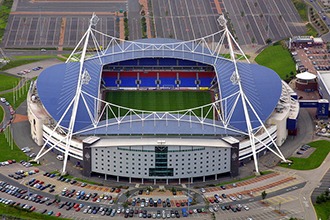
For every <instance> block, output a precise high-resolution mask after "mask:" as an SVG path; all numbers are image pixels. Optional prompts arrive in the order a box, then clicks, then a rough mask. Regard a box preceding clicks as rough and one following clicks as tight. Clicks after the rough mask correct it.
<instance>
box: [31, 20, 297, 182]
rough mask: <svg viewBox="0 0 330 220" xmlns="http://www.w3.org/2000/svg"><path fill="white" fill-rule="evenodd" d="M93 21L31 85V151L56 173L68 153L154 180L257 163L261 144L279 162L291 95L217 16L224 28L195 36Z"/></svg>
mask: <svg viewBox="0 0 330 220" xmlns="http://www.w3.org/2000/svg"><path fill="white" fill-rule="evenodd" d="M96 23H97V17H96V16H93V18H92V19H91V22H90V26H89V28H88V30H87V31H86V33H85V34H84V36H83V38H82V39H81V41H80V44H79V45H77V47H76V48H75V50H74V51H73V52H72V54H71V55H70V57H69V58H68V60H67V62H66V63H63V64H58V65H54V66H51V67H48V68H46V69H44V70H43V72H42V73H41V74H40V76H39V77H38V79H37V81H35V82H34V83H32V84H31V86H30V90H29V93H28V99H27V100H28V117H29V121H30V124H31V135H32V138H33V140H34V141H35V142H36V143H37V144H38V145H39V146H41V149H40V151H39V153H38V155H37V157H36V159H35V160H39V159H40V158H41V157H42V156H43V155H45V154H46V153H48V152H50V151H52V152H53V153H54V154H55V155H62V156H63V158H64V160H63V170H62V172H63V173H65V172H66V166H67V161H68V160H70V161H72V162H73V163H74V164H79V165H81V166H82V167H83V171H82V172H83V174H84V175H86V176H93V175H97V176H100V175H102V176H104V178H105V179H114V180H117V181H128V182H141V183H145V182H153V183H155V184H156V183H158V182H163V183H166V184H168V183H181V180H182V179H187V178H190V179H191V181H207V180H209V179H217V178H219V177H221V176H232V177H234V176H237V175H238V174H239V167H240V166H242V165H244V163H248V162H250V161H253V162H254V165H255V171H256V172H259V169H258V158H259V157H260V156H261V155H263V154H265V153H266V152H271V153H273V154H274V155H275V156H277V157H279V158H281V160H283V161H286V160H285V158H284V156H283V155H282V153H281V151H280V149H279V147H280V146H281V145H282V144H283V143H284V141H285V139H286V138H287V135H288V132H292V131H294V130H295V129H296V119H297V117H298V112H299V105H298V102H297V100H296V99H297V97H296V94H295V93H294V92H293V91H292V89H290V87H289V86H288V85H287V84H286V83H284V82H282V80H281V79H280V78H279V77H278V75H277V74H276V73H275V72H274V71H273V70H271V69H268V68H266V67H263V66H260V65H257V64H251V63H249V62H248V59H247V58H246V56H245V55H244V53H243V52H242V50H241V49H240V47H239V46H238V45H237V43H236V41H235V40H234V38H233V37H232V35H231V34H230V32H229V31H228V28H227V26H226V22H225V19H224V18H223V17H221V18H219V23H220V26H221V28H222V30H221V31H219V32H217V33H215V34H213V35H210V36H206V37H204V38H200V39H196V40H192V41H180V40H174V39H159V38H155V39H142V40H136V41H124V40H121V39H117V38H114V37H111V36H108V35H106V34H103V33H101V32H99V31H97V30H95V29H94V27H95V25H96ZM100 42H102V43H100ZM80 47H81V50H80V51H79V50H78V48H80ZM102 48H105V49H102ZM242 59H245V61H242Z"/></svg>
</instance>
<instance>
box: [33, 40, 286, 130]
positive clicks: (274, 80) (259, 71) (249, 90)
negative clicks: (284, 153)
mask: <svg viewBox="0 0 330 220" xmlns="http://www.w3.org/2000/svg"><path fill="white" fill-rule="evenodd" d="M164 43H168V44H164ZM123 48H125V51H124V50H122V49H123ZM191 48H194V52H192V51H191ZM140 58H150V59H152V58H174V59H183V60H187V61H193V62H198V63H202V64H204V65H211V66H214V68H215V72H216V75H217V78H218V83H219V89H220V91H221V97H222V98H224V97H226V98H227V97H229V98H227V100H226V103H225V113H224V114H225V115H226V117H227V116H229V115H230V112H232V117H231V118H230V125H231V126H234V127H235V128H237V129H239V130H242V131H245V130H246V122H245V116H244V111H243V106H242V101H241V99H238V101H237V96H232V97H230V96H231V95H232V94H235V93H238V92H239V87H238V85H237V84H235V83H233V82H232V80H231V78H232V75H233V72H234V70H235V68H234V64H233V63H232V62H231V61H230V60H228V59H225V58H222V57H218V58H216V57H215V56H214V55H212V53H211V52H210V51H209V50H208V49H207V48H204V47H202V46H201V45H195V43H193V42H181V41H177V40H173V39H144V40H139V41H136V42H134V43H131V42H123V43H122V44H120V45H116V46H112V47H110V48H108V49H107V51H106V53H105V54H104V55H103V56H102V57H101V58H98V57H92V58H89V59H87V60H86V61H85V62H84V65H83V67H82V70H83V71H85V72H88V74H89V75H90V81H89V83H88V84H84V85H83V86H82V91H83V93H82V96H81V98H80V100H79V111H78V113H77V117H76V122H75V127H74V130H75V131H78V130H81V129H83V128H85V127H87V126H89V125H91V124H92V121H93V119H92V118H93V117H95V118H96V115H97V112H96V109H97V106H98V105H97V103H96V101H94V99H93V98H92V97H99V93H100V91H99V90H100V82H101V71H102V67H103V65H105V64H110V63H115V62H122V61H126V60H134V59H140ZM79 67H80V66H79V63H68V64H61V65H55V66H52V67H50V68H47V69H45V70H44V71H43V72H42V73H41V74H40V76H39V78H38V84H37V86H38V93H39V96H40V99H41V101H42V103H43V104H44V106H45V108H46V110H47V111H48V112H49V113H50V114H51V115H52V117H53V118H54V119H55V120H57V121H58V120H59V119H60V117H61V116H62V114H63V113H64V111H65V109H66V108H67V106H68V105H69V103H70V102H71V100H72V98H73V97H74V95H75V92H76V84H77V78H78V73H79ZM238 71H239V74H240V80H241V82H242V88H243V90H244V94H245V96H246V97H247V99H248V100H249V102H250V103H251V105H252V106H253V108H254V109H255V111H256V112H257V113H258V114H259V117H260V119H261V120H262V121H265V120H266V119H267V118H268V117H269V116H270V114H271V113H272V111H273V110H274V108H275V106H276V104H277V102H278V100H279V98H280V95H281V88H282V85H281V79H280V78H279V77H278V75H277V74H276V73H275V72H274V71H273V70H271V69H268V68H266V67H263V66H260V65H257V64H248V63H242V62H239V63H238ZM49 88H53V89H52V90H49ZM270 91H271V92H270ZM88 94H89V95H88ZM91 96H92V97H91ZM234 105H236V107H235V110H234V111H231V109H232V108H233V106H234ZM86 106H87V107H86ZM68 113H69V114H68V115H71V114H70V110H69V111H68ZM249 114H250V118H251V121H252V125H253V128H256V127H257V126H259V125H260V124H259V122H258V120H257V118H256V117H255V116H254V115H253V113H252V110H251V109H250V108H249ZM68 122H69V116H65V118H64V120H63V122H62V123H61V125H63V126H64V127H67V126H68Z"/></svg>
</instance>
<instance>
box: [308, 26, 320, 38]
mask: <svg viewBox="0 0 330 220" xmlns="http://www.w3.org/2000/svg"><path fill="white" fill-rule="evenodd" d="M306 28H307V32H306V35H308V36H314V37H316V36H317V35H318V33H317V31H316V29H315V28H314V27H313V25H311V24H310V23H308V24H306Z"/></svg>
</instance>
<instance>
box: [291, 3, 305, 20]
mask: <svg viewBox="0 0 330 220" xmlns="http://www.w3.org/2000/svg"><path fill="white" fill-rule="evenodd" d="M292 2H293V4H294V6H295V7H296V9H297V11H298V13H299V15H300V17H301V19H302V20H303V21H308V8H307V5H306V3H305V2H304V1H303V0H293V1H292Z"/></svg>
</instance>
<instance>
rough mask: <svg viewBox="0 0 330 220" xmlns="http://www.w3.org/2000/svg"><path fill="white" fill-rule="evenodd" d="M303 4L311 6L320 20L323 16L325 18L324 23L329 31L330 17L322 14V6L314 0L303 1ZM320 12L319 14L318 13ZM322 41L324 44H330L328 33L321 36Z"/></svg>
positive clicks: (329, 34)
mask: <svg viewBox="0 0 330 220" xmlns="http://www.w3.org/2000/svg"><path fill="white" fill-rule="evenodd" d="M305 2H306V3H307V4H310V5H311V6H313V8H314V9H315V11H316V13H318V14H319V16H320V18H322V16H323V15H325V16H326V20H325V21H324V22H325V24H326V25H327V27H328V29H329V26H330V17H329V16H328V14H327V13H323V8H322V6H321V5H320V3H319V2H318V1H316V0H309V1H308V0H305ZM320 12H321V13H320ZM322 39H323V40H324V41H326V42H330V31H329V32H328V33H326V34H324V35H322Z"/></svg>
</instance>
